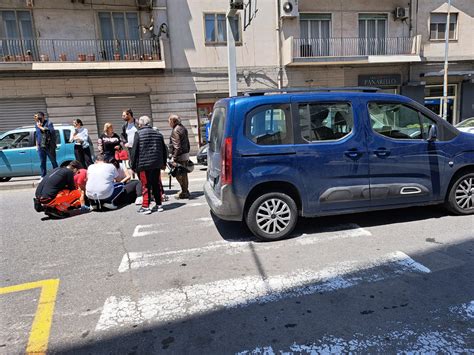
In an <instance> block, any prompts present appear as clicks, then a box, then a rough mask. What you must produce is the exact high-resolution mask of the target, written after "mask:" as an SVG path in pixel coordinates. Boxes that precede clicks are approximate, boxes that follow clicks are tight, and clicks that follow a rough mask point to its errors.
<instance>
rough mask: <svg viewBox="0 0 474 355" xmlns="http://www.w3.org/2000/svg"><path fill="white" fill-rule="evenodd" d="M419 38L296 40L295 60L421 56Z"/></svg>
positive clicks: (294, 41) (294, 43)
mask: <svg viewBox="0 0 474 355" xmlns="http://www.w3.org/2000/svg"><path fill="white" fill-rule="evenodd" d="M418 48H419V47H418V45H417V37H394V38H316V39H313V38H310V39H307V38H295V39H293V57H294V58H313V57H358V56H369V55H371V56H372V55H410V54H419V53H417V52H418V51H419V49H418Z"/></svg>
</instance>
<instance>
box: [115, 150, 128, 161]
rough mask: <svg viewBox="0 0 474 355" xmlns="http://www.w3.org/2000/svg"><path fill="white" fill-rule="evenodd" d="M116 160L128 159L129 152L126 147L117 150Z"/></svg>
mask: <svg viewBox="0 0 474 355" xmlns="http://www.w3.org/2000/svg"><path fill="white" fill-rule="evenodd" d="M115 160H119V161H120V160H128V152H127V151H126V150H125V149H121V150H117V151H116V152H115Z"/></svg>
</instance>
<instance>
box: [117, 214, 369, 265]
mask: <svg viewBox="0 0 474 355" xmlns="http://www.w3.org/2000/svg"><path fill="white" fill-rule="evenodd" d="M209 219H211V218H209ZM198 220H202V221H207V220H208V219H207V218H199V219H198ZM211 220H212V219H211ZM323 232H332V233H333V234H332V235H331V234H330V235H327V234H326V235H321V234H319V233H318V234H316V235H315V234H312V235H310V234H303V235H301V236H300V237H297V238H294V239H288V240H283V241H280V242H277V243H256V242H253V241H238V242H227V241H218V242H213V243H210V244H208V245H205V246H203V247H199V248H190V249H182V250H176V251H166V252H160V253H149V252H129V253H128V254H124V256H123V257H122V261H121V263H120V265H119V267H118V271H119V272H126V271H129V270H131V269H139V268H143V267H150V266H157V265H164V264H172V263H182V262H183V261H186V260H189V259H190V258H196V257H197V256H198V255H199V256H201V255H203V254H205V253H207V252H213V251H219V252H221V253H224V254H227V255H236V254H241V253H245V252H250V251H251V250H252V248H253V249H254V250H257V251H264V250H274V249H278V248H281V247H289V246H292V245H311V244H316V243H321V242H327V241H332V240H336V239H345V238H356V237H370V236H371V235H372V234H371V233H370V232H369V231H368V230H366V229H364V228H360V227H359V226H358V225H357V224H342V225H338V226H334V227H328V228H326V229H324V230H322V231H321V232H320V233H323Z"/></svg>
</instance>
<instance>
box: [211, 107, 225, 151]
mask: <svg viewBox="0 0 474 355" xmlns="http://www.w3.org/2000/svg"><path fill="white" fill-rule="evenodd" d="M225 119H226V109H225V107H216V108H215V109H214V113H213V114H212V123H211V134H210V138H209V150H210V151H212V152H217V151H220V149H221V145H222V140H223V138H224V127H225Z"/></svg>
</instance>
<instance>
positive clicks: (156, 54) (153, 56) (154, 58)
mask: <svg viewBox="0 0 474 355" xmlns="http://www.w3.org/2000/svg"><path fill="white" fill-rule="evenodd" d="M151 58H152V60H160V55H159V54H158V53H155V54H152V55H151Z"/></svg>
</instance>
